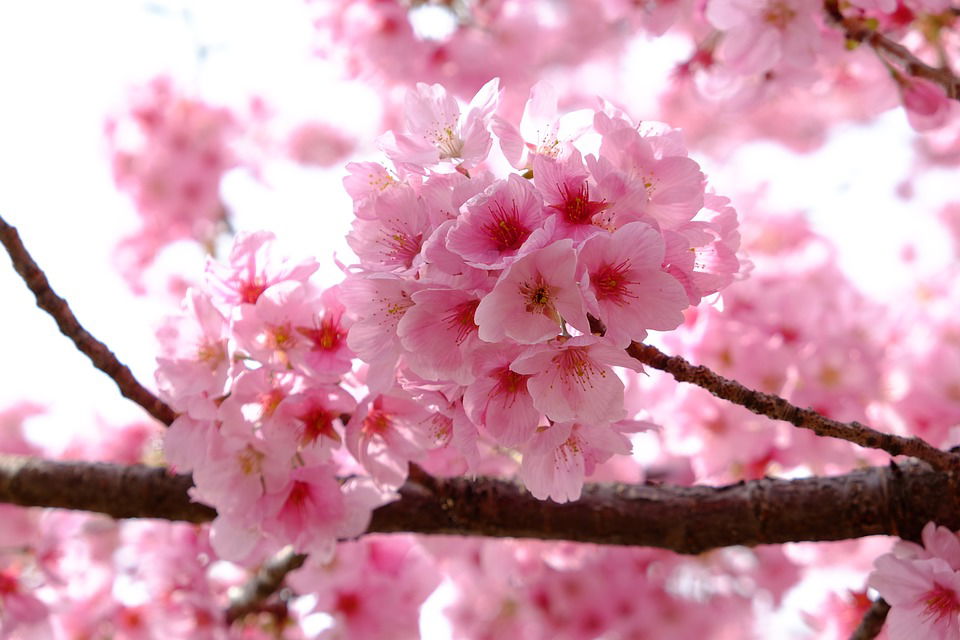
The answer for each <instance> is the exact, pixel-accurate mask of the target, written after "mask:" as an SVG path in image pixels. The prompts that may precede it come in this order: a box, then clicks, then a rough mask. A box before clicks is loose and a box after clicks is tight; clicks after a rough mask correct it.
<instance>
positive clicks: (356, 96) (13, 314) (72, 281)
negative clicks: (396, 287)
mask: <svg viewBox="0 0 960 640" xmlns="http://www.w3.org/2000/svg"><path fill="white" fill-rule="evenodd" d="M187 4H189V5H190V6H191V7H192V11H193V14H194V16H195V19H194V22H193V26H192V27H190V26H188V25H187V23H185V22H184V21H183V20H182V19H180V18H178V17H176V15H166V16H164V15H162V14H160V13H157V12H151V11H148V10H146V9H145V7H146V6H147V5H146V4H143V3H131V2H128V1H124V0H100V1H98V2H93V3H89V2H87V3H76V2H70V1H67V0H61V1H54V0H46V1H43V0H38V1H35V2H18V3H12V2H8V3H0V87H2V96H3V97H2V100H0V214H2V215H3V216H4V217H5V218H6V219H7V220H8V221H9V222H10V223H11V224H13V225H15V226H17V227H18V228H19V230H20V232H21V235H22V237H23V239H24V241H25V243H26V245H27V247H28V249H29V250H30V251H31V252H32V253H33V255H34V257H35V258H36V259H37V261H38V262H39V263H40V264H41V266H42V267H43V268H44V269H45V270H46V272H47V275H48V277H49V279H50V281H51V283H52V284H53V286H54V288H55V289H56V290H57V291H58V292H59V293H60V294H61V295H62V296H64V297H65V298H66V299H67V300H68V301H69V302H70V304H71V305H72V307H73V309H74V312H75V313H76V315H77V317H78V318H79V319H80V321H81V323H82V324H84V325H85V326H86V327H87V328H88V329H89V330H90V331H91V332H92V333H93V334H94V335H96V336H98V337H101V338H102V339H104V340H105V341H106V342H107V344H108V346H110V347H111V348H112V349H113V350H114V351H115V352H116V353H117V354H118V355H119V357H120V359H121V360H122V361H124V362H126V363H127V364H129V365H130V366H131V368H132V369H133V371H134V374H135V375H136V376H137V377H138V378H139V379H141V380H142V381H145V382H146V383H147V384H148V385H151V384H152V379H153V358H154V354H155V342H154V337H153V334H154V329H155V328H156V326H157V323H158V321H159V319H160V318H161V317H162V316H163V315H164V314H166V313H168V312H169V311H170V310H171V308H172V303H171V301H169V300H161V301H157V300H153V301H150V300H144V299H135V298H133V297H132V296H131V295H130V294H129V292H128V289H127V287H126V285H125V284H124V283H123V281H122V280H121V279H120V278H119V277H118V276H117V275H116V274H115V273H114V271H113V270H112V266H111V252H112V250H113V246H114V243H115V241H116V239H117V237H118V236H119V235H120V234H121V233H123V232H125V231H129V230H131V229H133V228H134V227H135V225H136V216H135V214H134V212H133V211H132V209H131V205H130V203H129V202H128V201H127V199H126V198H125V197H124V196H123V195H120V194H118V193H116V191H115V190H114V188H113V183H112V179H111V177H110V174H109V168H108V165H107V163H106V161H105V159H106V155H105V150H104V144H103V139H102V135H101V131H102V123H103V118H104V114H105V113H107V112H108V111H109V110H111V109H115V108H117V107H118V106H119V105H122V104H123V100H124V95H125V91H124V88H125V87H126V86H128V85H129V84H134V83H138V82H142V81H143V80H144V79H146V78H149V77H152V76H153V75H155V74H156V73H158V72H162V71H172V72H173V73H174V75H175V76H177V77H180V78H186V79H189V80H190V81H192V82H193V83H195V86H196V87H198V88H199V89H200V90H202V92H203V95H204V96H206V97H207V98H209V99H211V100H214V101H217V100H222V101H225V102H227V103H233V104H241V103H242V102H243V100H244V99H245V98H246V97H247V96H249V95H250V92H251V90H256V91H257V92H259V93H261V94H262V95H264V96H267V97H268V98H269V99H270V100H271V102H272V103H273V104H275V105H277V106H279V107H281V108H283V109H285V110H286V111H287V116H288V117H289V118H290V119H292V120H298V119H303V120H306V119H309V118H311V117H322V118H324V119H326V120H329V121H333V122H339V123H341V124H342V125H343V126H344V127H346V128H348V129H349V130H351V131H353V132H355V133H356V134H358V135H360V136H362V137H363V138H364V139H365V140H366V141H367V144H368V145H370V143H371V140H370V139H371V137H372V136H371V135H366V136H364V132H365V131H372V130H374V127H375V123H376V122H377V120H378V114H377V108H376V106H375V101H374V100H373V99H372V98H371V96H370V95H369V93H368V92H367V91H366V90H365V89H363V88H361V87H351V86H347V85H343V84H342V83H337V82H336V81H335V80H334V79H333V76H332V74H331V72H330V70H329V69H326V68H324V67H323V66H322V65H320V64H318V63H317V62H316V61H311V59H310V57H309V56H308V55H307V52H308V51H309V47H310V27H309V20H308V18H307V17H306V10H305V3H304V2H303V1H302V0H270V1H269V2H267V1H262V2H255V1H253V0H251V1H236V0H234V1H231V0H207V1H199V2H192V3H187ZM166 6H172V7H176V6H177V5H176V3H169V4H167V5H166ZM199 42H203V43H207V44H210V45H213V46H215V47H218V48H217V49H215V51H214V52H213V53H212V54H211V56H210V58H209V59H208V61H207V62H206V63H205V64H204V65H203V66H202V67H200V66H198V65H197V62H196V57H195V47H196V45H197V43H199ZM659 46H661V47H664V48H661V49H660V50H659V53H658V55H655V56H648V55H645V54H644V53H643V50H642V49H638V51H637V53H635V55H634V56H633V57H632V58H631V59H630V61H629V63H628V64H627V65H626V68H625V70H624V73H625V75H627V76H629V77H631V78H632V79H633V80H634V81H635V82H634V83H633V84H632V85H631V86H632V87H633V89H632V95H631V97H632V98H633V99H635V103H634V104H636V105H637V106H636V109H637V111H636V112H635V113H634V115H635V116H637V117H641V118H642V117H643V116H644V113H643V112H642V109H643V108H645V106H648V105H649V104H650V102H649V101H650V96H651V94H650V93H649V91H648V88H649V86H651V85H652V84H654V83H655V82H656V80H657V79H658V78H659V76H660V75H661V74H662V73H664V71H665V70H666V69H667V67H668V63H669V58H668V57H665V56H664V55H663V53H664V52H665V51H667V50H669V49H670V45H669V44H663V45H659ZM654 61H655V62H654ZM278 70H281V71H278ZM911 137H912V133H911V131H910V130H909V128H908V127H907V125H906V122H905V118H904V116H903V114H902V113H901V112H898V111H893V112H889V113H887V114H885V115H884V116H883V117H882V118H881V119H880V121H879V124H878V125H877V126H874V127H871V128H862V127H851V128H847V129H845V130H844V131H843V132H841V135H839V136H837V137H836V138H835V139H834V141H833V142H832V143H831V144H830V145H828V147H827V148H826V149H825V150H823V151H821V152H820V153H819V154H817V155H816V156H815V157H809V156H808V157H797V156H792V155H791V154H789V153H787V152H786V151H784V150H782V149H781V148H779V147H777V146H775V145H768V144H761V145H749V146H745V147H744V148H743V149H741V150H739V151H738V153H737V154H736V155H735V156H734V158H733V161H732V163H730V164H727V165H724V166H722V167H721V166H716V165H715V164H714V163H712V162H710V161H709V160H706V159H703V158H699V159H700V160H701V161H702V163H703V164H704V167H705V170H706V171H707V173H708V174H709V175H710V177H711V180H712V182H713V184H714V185H715V186H716V188H717V190H718V191H719V192H720V193H730V192H735V191H738V190H746V191H749V190H751V189H753V188H754V187H756V186H757V185H759V184H760V183H762V182H764V181H766V182H769V183H770V187H769V191H768V194H769V202H770V203H771V204H772V205H773V206H774V207H776V208H780V209H782V210H796V209H800V210H808V211H809V212H810V214H811V216H812V218H813V219H814V220H815V222H816V224H817V226H818V228H820V229H821V230H823V231H824V232H826V233H828V234H829V235H831V236H833V237H834V238H836V239H837V241H838V243H839V244H840V246H841V258H842V261H843V263H844V265H845V266H846V268H847V269H848V271H849V272H850V273H851V274H852V275H853V276H854V277H855V278H856V279H857V280H858V281H859V282H861V283H862V285H863V286H864V287H865V288H867V289H868V290H870V291H871V292H873V293H874V294H876V295H884V294H888V293H889V292H890V291H891V290H893V289H895V288H898V287H901V286H905V285H906V284H907V282H908V278H909V273H908V272H907V271H906V270H905V269H903V268H902V267H901V263H900V261H899V254H900V250H901V248H902V246H903V244H904V243H906V242H912V243H913V244H914V245H915V246H916V247H918V248H919V249H920V251H919V254H920V255H919V257H920V264H921V267H922V268H923V269H925V270H927V271H934V270H936V269H937V268H942V265H943V264H946V261H947V260H948V259H949V244H948V242H947V239H946V238H945V237H944V234H943V233H942V232H941V231H940V230H939V228H938V227H936V225H935V224H934V223H933V222H932V220H933V218H934V216H933V213H934V212H935V211H936V209H938V208H939V206H940V205H941V204H942V202H943V199H944V197H945V195H946V194H949V193H951V192H950V191H947V189H949V188H950V179H949V176H948V175H947V174H945V173H943V174H940V175H939V176H938V177H935V178H933V179H932V180H931V182H930V185H931V186H930V188H925V186H926V185H925V184H920V185H918V186H919V187H920V188H919V189H918V192H919V193H920V196H918V198H917V199H916V200H915V201H914V202H913V203H911V204H905V203H903V202H902V201H900V200H898V199H897V198H896V196H895V195H894V190H895V188H896V186H897V184H898V182H899V181H900V180H901V179H902V177H903V176H904V175H905V169H906V166H907V163H908V162H910V153H909V151H908V148H909V147H908V145H909V141H910V139H911ZM366 155H367V157H374V151H373V149H372V146H368V147H367V151H366ZM266 181H267V182H268V183H269V184H270V187H271V188H268V187H266V186H264V185H262V184H260V183H257V182H256V181H254V180H252V179H250V178H249V176H246V175H244V174H242V173H238V174H234V175H231V176H229V177H228V179H227V180H226V181H225V184H224V187H223V192H224V197H225V199H226V200H227V202H228V204H230V205H231V207H232V208H233V210H234V212H235V214H236V219H237V227H238V228H240V229H257V228H264V227H266V228H270V229H272V230H274V231H275V232H276V233H277V235H278V236H279V238H280V241H281V243H282V244H283V245H285V246H286V247H287V248H288V249H289V250H290V251H291V252H293V253H294V254H305V253H309V252H313V253H314V254H315V255H318V256H320V257H321V258H323V257H324V256H330V255H331V254H332V252H333V251H338V252H340V253H341V254H344V253H346V252H347V249H346V245H345V244H344V243H343V240H342V238H343V236H344V234H345V233H346V231H347V229H348V228H349V223H350V211H351V209H350V201H349V199H348V197H347V196H346V194H345V193H344V192H343V190H342V188H341V187H340V174H339V173H337V172H332V173H330V174H324V173H322V172H315V171H307V170H302V169H299V168H296V167H294V166H280V167H277V168H275V169H272V170H271V171H269V172H268V174H267V176H266ZM953 195H954V197H956V195H957V194H956V191H955V190H954V191H953ZM734 204H736V202H734ZM171 259H172V258H171ZM176 259H177V260H179V261H182V266H181V269H182V270H183V271H185V272H190V271H191V270H193V271H194V272H199V271H200V269H201V268H202V260H201V257H200V255H199V253H198V252H194V251H189V250H185V251H182V252H178V253H177V254H176ZM326 264H327V267H326V269H327V270H328V271H327V272H328V273H329V274H330V275H329V278H330V282H331V283H332V282H333V281H335V280H336V279H337V270H336V268H335V267H333V265H332V262H331V261H326ZM0 310H2V320H0V326H2V327H3V329H4V330H3V331H2V332H0V359H2V366H0V409H2V407H4V406H7V405H9V404H10V403H12V402H14V401H17V400H20V399H32V400H34V401H36V402H39V403H41V404H44V405H48V406H49V407H50V411H49V414H48V416H46V417H44V418H39V419H37V420H35V421H34V426H35V428H36V429H37V430H38V434H39V436H40V437H42V438H43V439H44V440H47V441H50V442H62V441H63V438H64V434H65V431H68V430H73V429H77V430H86V429H91V428H94V429H95V428H96V420H97V418H98V417H99V418H102V419H103V420H104V421H107V422H122V421H131V420H138V419H142V418H143V414H142V412H141V411H140V410H139V409H137V408H136V407H134V406H132V405H130V404H129V403H126V402H124V401H122V400H119V398H118V395H117V392H116V388H115V387H114V385H113V383H112V382H111V381H109V380H108V379H107V378H106V377H105V376H103V375H102V374H99V373H97V372H94V371H93V370H92V369H91V367H90V365H89V364H88V362H87V361H86V359H85V358H84V357H83V356H81V355H80V354H79V353H78V352H76V351H75V350H74V348H73V347H72V345H71V344H70V343H69V342H68V341H67V340H66V339H65V338H62V337H61V336H59V334H58V333H56V329H55V327H54V324H53V322H52V321H51V320H50V319H49V318H48V317H47V316H46V315H45V314H44V313H42V312H40V311H39V310H38V309H36V308H35V307H34V304H33V300H32V297H31V295H30V294H29V293H28V292H27V290H26V288H25V287H24V286H23V284H22V283H21V282H20V280H19V279H18V278H17V277H16V275H15V274H14V272H13V270H12V269H10V268H9V266H8V262H7V260H6V258H5V257H0Z"/></svg>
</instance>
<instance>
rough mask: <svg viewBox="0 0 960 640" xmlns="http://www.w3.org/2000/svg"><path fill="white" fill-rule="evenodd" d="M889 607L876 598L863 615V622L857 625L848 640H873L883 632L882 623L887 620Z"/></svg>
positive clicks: (881, 599)
mask: <svg viewBox="0 0 960 640" xmlns="http://www.w3.org/2000/svg"><path fill="white" fill-rule="evenodd" d="M889 611H890V605H889V604H887V601H886V600H884V599H883V598H877V599H876V600H874V601H873V604H872V605H870V608H869V609H867V611H866V613H864V614H863V620H861V621H860V624H859V625H857V628H856V629H854V631H853V633H852V634H851V635H850V640H873V638H876V637H877V636H878V635H880V632H881V631H882V630H883V623H884V622H886V620H887V613H888V612H889Z"/></svg>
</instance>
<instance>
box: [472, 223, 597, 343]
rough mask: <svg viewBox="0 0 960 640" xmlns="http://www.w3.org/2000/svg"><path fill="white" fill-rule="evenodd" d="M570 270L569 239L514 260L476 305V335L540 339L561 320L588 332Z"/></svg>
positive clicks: (555, 330) (572, 267)
mask: <svg viewBox="0 0 960 640" xmlns="http://www.w3.org/2000/svg"><path fill="white" fill-rule="evenodd" d="M575 270H576V254H575V252H574V250H573V243H572V241H571V240H560V241H558V242H554V243H553V244H551V245H549V246H547V247H545V248H543V249H538V250H536V251H533V252H531V253H529V254H527V255H526V256H524V257H523V258H520V259H519V260H517V261H516V262H514V263H513V264H512V265H510V267H509V268H508V269H507V270H506V271H505V272H504V274H503V275H502V276H501V277H500V280H499V281H498V282H497V285H496V286H495V287H494V288H493V291H491V292H490V293H488V294H487V295H486V296H484V298H483V299H482V300H481V301H480V306H478V307H477V312H476V315H475V316H474V317H475V319H476V321H477V325H479V327H480V339H481V340H484V341H486V342H499V341H500V340H503V339H504V338H512V339H513V340H516V341H517V342H521V343H524V344H533V343H537V342H543V341H545V340H549V339H550V338H553V337H556V336H557V335H558V334H559V333H560V330H561V323H562V322H566V323H568V324H570V325H571V326H573V327H576V328H577V329H579V330H580V331H583V332H585V333H587V332H589V331H590V327H589V324H588V323H587V317H586V313H585V311H584V307H583V295H582V293H581V291H580V288H579V286H578V285H577V283H576V281H575V280H574V274H575Z"/></svg>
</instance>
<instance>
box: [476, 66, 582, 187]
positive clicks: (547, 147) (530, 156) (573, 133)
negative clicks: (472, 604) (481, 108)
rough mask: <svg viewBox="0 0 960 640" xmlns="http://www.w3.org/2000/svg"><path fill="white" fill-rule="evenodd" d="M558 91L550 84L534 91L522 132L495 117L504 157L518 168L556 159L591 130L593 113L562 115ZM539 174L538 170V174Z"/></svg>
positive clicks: (522, 125) (522, 117)
mask: <svg viewBox="0 0 960 640" xmlns="http://www.w3.org/2000/svg"><path fill="white" fill-rule="evenodd" d="M557 99H558V96H557V90H556V88H555V87H554V86H553V85H551V84H550V83H547V82H538V83H537V84H535V85H533V87H532V88H531V89H530V99H529V100H527V104H526V106H525V107H524V109H523V116H521V118H520V129H519V131H518V130H517V128H516V127H515V126H513V124H511V123H510V121H508V120H506V119H505V118H501V117H499V116H494V118H493V131H494V133H496V134H497V137H498V138H499V140H500V148H501V149H502V150H503V155H504V156H506V158H507V160H509V161H510V164H512V165H513V166H514V167H515V168H517V169H524V168H526V169H530V168H532V167H533V163H534V162H536V159H537V158H538V157H548V158H556V157H558V156H559V155H561V154H565V153H566V152H567V151H569V147H570V146H571V143H572V142H573V141H574V140H575V139H576V138H577V137H579V136H580V135H581V134H582V133H584V132H586V131H587V130H588V129H589V128H590V121H591V120H592V118H593V113H592V112H591V111H590V110H589V109H580V110H578V111H572V112H570V113H565V114H563V115H560V114H559V112H558V109H557ZM534 175H536V171H534Z"/></svg>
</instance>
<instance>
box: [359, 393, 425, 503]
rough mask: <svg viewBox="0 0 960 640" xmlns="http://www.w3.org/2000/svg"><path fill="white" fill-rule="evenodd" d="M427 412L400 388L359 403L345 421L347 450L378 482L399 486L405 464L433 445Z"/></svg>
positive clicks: (405, 475)
mask: <svg viewBox="0 0 960 640" xmlns="http://www.w3.org/2000/svg"><path fill="white" fill-rule="evenodd" d="M429 417H430V412H429V411H428V410H427V409H426V408H425V407H424V406H422V405H421V404H420V403H419V402H417V401H416V400H414V399H413V398H411V397H410V395H409V394H408V393H406V392H404V391H403V390H402V389H398V388H394V389H392V390H391V391H390V392H389V393H381V394H377V395H376V396H374V397H372V398H368V399H367V400H365V401H363V402H361V403H360V405H359V406H358V407H357V410H356V411H355V412H354V414H353V416H352V417H351V418H350V422H349V423H348V424H347V432H346V444H347V448H348V449H349V450H350V453H351V454H353V457H354V458H356V460H357V462H359V463H360V464H361V465H362V466H363V468H364V469H366V470H367V472H368V473H369V474H370V476H371V477H372V478H373V479H374V481H375V482H376V483H377V485H378V486H388V487H399V486H400V485H401V484H402V483H403V481H404V480H405V479H406V477H407V464H408V463H409V462H410V461H411V460H416V459H417V457H418V456H420V455H421V454H422V453H423V452H424V451H426V450H427V449H428V448H430V447H431V446H433V445H435V443H434V442H431V440H430V437H429V436H430V434H429V430H428V428H427V426H428V425H427V424H426V422H427V421H428V419H429Z"/></svg>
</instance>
